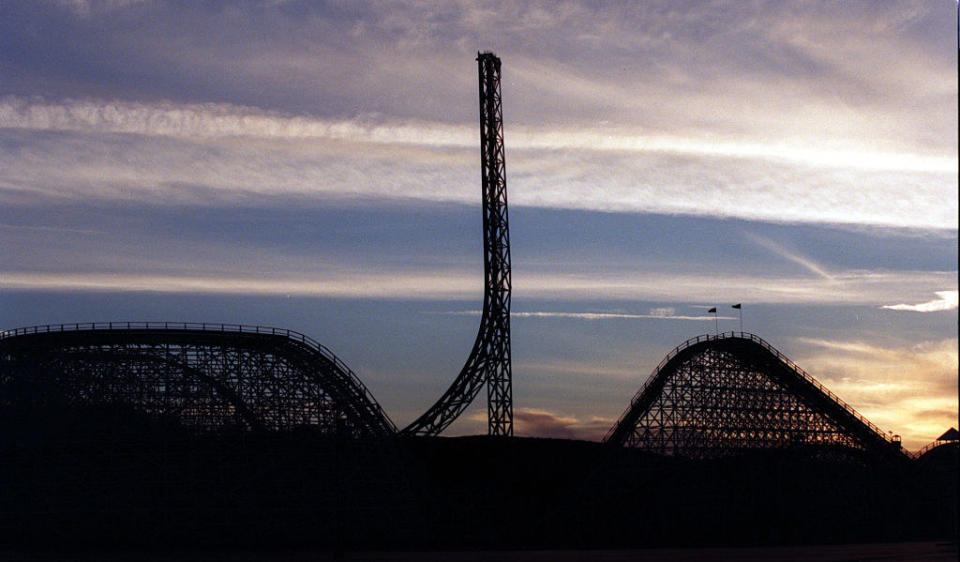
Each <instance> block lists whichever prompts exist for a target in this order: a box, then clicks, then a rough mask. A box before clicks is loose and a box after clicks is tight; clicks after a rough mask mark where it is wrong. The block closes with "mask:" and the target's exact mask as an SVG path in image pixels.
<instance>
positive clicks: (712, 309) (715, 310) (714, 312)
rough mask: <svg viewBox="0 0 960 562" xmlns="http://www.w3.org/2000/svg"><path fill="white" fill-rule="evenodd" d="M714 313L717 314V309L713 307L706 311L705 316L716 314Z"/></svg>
mask: <svg viewBox="0 0 960 562" xmlns="http://www.w3.org/2000/svg"><path fill="white" fill-rule="evenodd" d="M716 313H717V307H713V308H711V309H710V310H708V311H707V314H716Z"/></svg>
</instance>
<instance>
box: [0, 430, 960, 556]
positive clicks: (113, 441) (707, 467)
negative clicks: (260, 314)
mask: <svg viewBox="0 0 960 562" xmlns="http://www.w3.org/2000/svg"><path fill="white" fill-rule="evenodd" d="M77 419H78V420H79V419H83V420H90V419H91V417H90V416H89V415H84V416H79V417H78V418H77ZM77 423H80V422H77ZM83 423H92V422H89V421H85V422H83ZM102 429H103V428H88V427H82V426H78V425H76V424H72V425H68V426H64V427H61V426H58V427H57V428H49V427H48V428H34V429H28V428H23V429H20V430H18V431H17V432H10V431H9V430H8V431H6V432H5V433H3V434H2V435H0V458H2V459H3V462H2V463H0V490H2V492H3V493H2V494H0V555H6V556H7V557H8V558H16V557H18V556H19V557H21V559H26V560H30V559H38V560H45V559H58V557H57V553H59V554H63V555H65V556H60V558H78V557H81V556H83V555H82V553H84V552H86V553H90V554H89V559H97V560H111V559H126V558H130V557H131V555H133V556H135V557H137V558H142V557H144V556H145V555H146V553H149V552H154V553H156V552H166V554H153V555H152V557H147V558H146V559H148V560H181V559H187V560H193V559H204V560H209V559H213V560H216V559H239V560H268V559H276V558H278V557H279V558H283V559H293V560H298V559H304V560H306V559H317V558H319V559H324V557H327V558H329V557H331V556H333V553H334V552H341V553H343V559H346V560H434V559H436V560H488V559H496V560H632V559H650V560H693V559H697V560H725V559H739V560H750V559H755V560H767V559H782V560H792V559H803V560H859V559H864V560H872V559H888V560H939V559H955V557H956V545H955V543H952V544H943V541H950V540H953V539H955V537H956V536H957V474H958V472H957V470H958V469H957V449H956V447H952V448H948V449H945V450H943V451H941V452H940V453H938V456H934V457H929V458H928V459H927V460H925V461H924V462H919V461H910V460H909V459H906V458H902V459H899V460H897V459H890V458H872V457H868V456H863V455H861V454H859V453H856V452H852V451H849V450H843V449H791V450H778V451H766V452H754V453H746V454H740V455H734V456H730V457H726V458H721V459H714V460H705V461H689V460H686V461H685V460H679V459H676V458H667V457H660V456H656V455H650V454H646V453H643V452H640V451H636V450H623V449H610V448H607V447H604V446H602V445H600V444H598V443H588V442H581V441H565V440H546V439H521V438H511V439H491V438H487V437H466V438H447V439H444V438H434V439H411V440H400V441H397V440H392V439H391V440H384V441H375V442H356V441H352V440H350V439H346V438H334V437H329V436H323V435H317V434H313V433H310V432H292V433H287V434H277V433H271V434H263V435H255V434H250V433H243V434H220V435H213V434H205V435H202V436H196V435H187V434H178V433H177V430H176V428H171V427H164V426H160V425H156V423H155V422H146V421H145V422H144V425H139V426H138V425H137V424H129V425H128V426H127V427H125V428H123V429H120V430H116V431H114V432H113V433H111V434H109V435H108V434H106V433H104V432H103V431H102ZM0 430H2V428H0ZM881 543H882V544H881ZM805 545H816V546H805ZM824 545H839V546H824ZM845 545H854V546H845ZM678 547H683V548H682V549H679V548H678ZM747 547H751V548H747ZM690 548H693V550H688V549H690ZM4 549H5V550H4ZM651 549H653V550H651ZM703 549H705V550H703ZM471 551H483V552H485V554H468V552H471ZM557 551H564V552H563V553H562V554H560V553H558V552H557ZM370 552H374V553H373V554H370ZM425 552H432V553H433V554H425ZM364 553H367V554H364ZM278 555H279V556H278ZM51 556H52V558H51ZM944 556H946V558H944Z"/></svg>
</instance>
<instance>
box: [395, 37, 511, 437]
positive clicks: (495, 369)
mask: <svg viewBox="0 0 960 562" xmlns="http://www.w3.org/2000/svg"><path fill="white" fill-rule="evenodd" d="M477 66H478V72H479V78H480V160H481V166H482V168H481V173H482V186H483V270H484V292H483V316H482V318H481V319H480V330H479V332H478V333H477V339H476V341H475V342H474V344H473V350H472V351H471V352H470V357H468V358H467V361H466V363H464V365H463V369H461V370H460V374H459V375H457V378H456V379H455V380H454V381H453V384H451V385H450V388H448V389H447V391H446V392H445V393H444V394H443V396H441V397H440V399H439V400H437V402H436V403H435V404H434V405H433V406H431V407H430V409H429V410H427V411H426V412H425V413H424V414H423V415H422V416H420V417H419V418H417V419H416V420H415V421H414V422H413V423H411V424H410V425H409V426H407V427H406V428H405V429H404V430H403V433H405V434H412V435H437V434H439V433H440V432H441V431H443V430H444V429H445V428H446V427H447V426H448V425H450V424H451V423H452V422H453V420H455V419H457V416H459V415H460V414H461V413H463V411H464V410H465V409H466V408H467V406H469V405H470V403H471V402H472V401H473V399H474V398H475V397H476V396H477V393H478V392H480V387H482V386H483V384H484V383H486V385H487V424H488V425H487V433H489V434H490V435H513V388H512V374H511V369H510V232H509V227H508V221H507V178H506V168H505V164H504V153H503V114H502V111H501V104H500V59H499V58H497V56H496V55H494V54H493V53H477Z"/></svg>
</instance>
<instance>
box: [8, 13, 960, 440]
mask: <svg viewBox="0 0 960 562" xmlns="http://www.w3.org/2000/svg"><path fill="white" fill-rule="evenodd" d="M957 22H958V19H957V3H956V1H955V0H922V1H917V2H879V1H878V2H843V3H828V2H819V1H815V2H772V1H771V2H686V1H679V2H673V1H671V2H668V1H663V2H637V3H634V2H622V3H609V4H608V3H594V2H589V3H587V2H583V3H580V2H552V1H551V2H502V3H500V2H442V3H441V2H437V3H435V2H419V1H409V2H376V3H372V2H371V3H366V2H339V3H323V2H314V1H310V2H307V1H303V2H300V1H292V0H291V1H283V0H274V1H264V2H244V3H234V2H202V1H198V2H185V3H168V2H159V1H150V0H141V1H136V0H104V1H95V0H89V1H84V0H73V1H61V2H41V1H36V2H34V1H16V0H0V329H6V328H15V327H20V326H26V325H35V324H48V323H61V322H85V321H109V320H113V321H123V320H161V321H163V320H169V321H207V322H230V323H243V324H259V325H268V326H276V327H283V328H290V329H294V330H297V331H300V332H303V333H305V334H307V335H309V336H311V337H313V338H315V339H317V340H319V341H320V342H321V343H323V344H325V345H326V346H328V347H329V348H330V349H331V350H332V351H333V352H334V353H336V354H337V355H338V356H339V357H340V358H341V359H343V360H344V362H346V363H347V364H348V365H350V367H351V368H352V369H353V370H354V371H356V372H357V374H358V375H359V376H360V378H361V379H362V380H363V381H364V383H365V384H367V386H369V388H370V389H371V391H372V393H373V394H374V396H375V397H376V398H377V400H378V401H379V402H380V403H381V404H382V405H383V407H384V409H385V410H386V411H387V413H388V414H389V415H390V417H391V418H392V419H393V420H394V422H396V423H397V425H399V426H404V425H406V424H407V423H409V422H410V421H412V420H413V419H414V418H415V417H416V416H417V415H419V414H420V413H421V412H423V411H424V410H426V408H428V407H429V406H430V405H431V404H432V403H433V402H434V401H435V400H436V398H438V397H439V396H440V394H441V393H442V392H443V391H444V389H445V388H446V387H447V386H448V385H449V383H450V382H451V381H452V380H453V378H454V377H455V375H456V374H457V372H458V371H459V369H460V366H461V365H462V363H463V361H464V360H465V359H466V357H467V354H468V353H469V351H470V348H471V346H472V344H473V338H474V336H475V334H476V329H477V326H478V323H479V309H480V306H481V301H482V274H483V263H482V246H481V240H482V239H481V224H480V220H481V217H480V156H479V138H478V136H479V132H478V131H479V128H478V107H477V84H476V81H477V69H476V62H475V60H474V59H475V58H476V54H477V51H479V50H484V51H486V50H492V51H494V52H495V53H496V54H497V55H498V56H500V58H501V59H502V61H503V82H502V93H503V114H504V122H505V125H504V128H505V138H506V169H507V185H508V191H509V197H510V227H511V232H510V233H511V242H512V258H513V283H514V290H513V311H514V312H513V315H512V333H513V339H512V343H513V373H514V408H515V419H516V432H517V434H519V435H542V436H554V437H576V438H585V439H598V438H599V437H600V436H602V434H603V433H604V432H605V431H606V430H607V428H609V427H610V425H611V424H612V423H613V421H614V420H615V419H616V418H617V417H618V416H619V415H620V414H621V413H622V411H623V410H624V409H625V408H626V407H627V405H628V402H629V399H630V397H631V396H632V395H633V393H634V392H635V391H636V390H637V388H639V387H640V385H641V384H642V382H643V380H644V379H646V377H647V376H648V375H649V374H650V372H651V370H652V369H653V368H654V367H655V366H656V364H657V363H659V362H660V360H661V359H662V358H663V356H664V355H666V354H667V353H668V352H669V351H670V350H671V349H672V348H673V347H674V346H675V345H677V344H679V343H681V342H682V341H684V340H685V339H687V338H689V337H692V336H696V335H698V334H703V333H713V331H714V318H713V315H709V314H707V309H709V308H710V307H712V306H717V307H718V309H719V311H720V329H721V330H732V329H738V320H737V315H736V312H737V311H735V310H733V309H731V308H730V305H732V304H734V303H739V302H742V303H743V327H744V329H745V330H746V331H749V332H753V333H756V334H758V335H760V336H761V337H763V338H764V339H766V340H767V341H768V342H770V343H771V344H772V345H773V346H775V347H777V348H778V349H779V350H780V351H781V352H783V353H784V354H785V355H787V356H788V357H790V358H791V359H793V360H794V361H795V362H796V363H797V364H799V365H800V366H801V367H803V368H804V369H805V370H806V371H807V372H809V373H810V374H811V375H813V376H814V377H816V378H817V379H818V380H820V381H821V382H823V383H824V384H825V385H826V386H827V387H829V388H830V389H831V390H833V391H834V392H835V393H836V394H838V395H839V396H840V397H841V398H843V399H844V400H846V401H847V402H849V403H850V404H852V405H853V406H854V407H855V408H856V409H857V410H858V411H860V412H861V413H863V414H864V415H865V416H866V417H867V418H869V419H870V420H871V421H872V422H874V423H875V424H877V425H879V426H880V427H881V428H883V429H884V430H889V431H892V432H894V433H896V434H900V435H902V436H903V440H904V445H905V446H906V447H907V448H908V449H917V448H919V447H921V446H923V445H925V444H926V443H928V442H930V441H931V440H933V439H935V438H936V437H937V436H939V435H940V434H941V433H942V432H943V431H945V430H946V429H947V428H949V427H950V426H956V424H957V416H958V399H957V370H958V342H957V327H958V310H957V301H958V291H957V289H958V288H957V284H958V283H957V269H958V264H957V252H958V230H957V227H958V225H957V222H958V196H957V191H958V185H957V177H958V157H957V153H958V139H957V131H958V122H957V121H958V117H957V116H958V107H957V96H958V86H957V53H958V51H957V48H958V41H957V29H958V26H957ZM481 398H482V397H481ZM485 432H486V405H485V403H484V401H483V400H482V399H478V400H477V401H476V402H475V404H474V405H473V407H471V409H470V410H468V411H467V412H466V413H465V414H464V416H462V417H461V419H460V420H458V421H457V422H456V423H455V424H454V426H452V427H451V428H450V429H449V430H448V431H447V433H446V434H447V435H457V434H468V433H485Z"/></svg>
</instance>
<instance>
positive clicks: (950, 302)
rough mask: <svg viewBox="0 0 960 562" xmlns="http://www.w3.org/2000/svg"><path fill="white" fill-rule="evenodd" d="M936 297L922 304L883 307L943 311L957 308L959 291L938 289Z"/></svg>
mask: <svg viewBox="0 0 960 562" xmlns="http://www.w3.org/2000/svg"><path fill="white" fill-rule="evenodd" d="M936 295H937V297H938V298H936V299H934V300H932V301H927V302H924V303H920V304H887V305H884V306H883V308H888V309H890V310H909V311H912V312H942V311H944V310H956V308H957V305H958V301H960V298H958V292H957V291H937V293H936Z"/></svg>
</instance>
